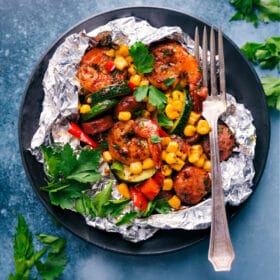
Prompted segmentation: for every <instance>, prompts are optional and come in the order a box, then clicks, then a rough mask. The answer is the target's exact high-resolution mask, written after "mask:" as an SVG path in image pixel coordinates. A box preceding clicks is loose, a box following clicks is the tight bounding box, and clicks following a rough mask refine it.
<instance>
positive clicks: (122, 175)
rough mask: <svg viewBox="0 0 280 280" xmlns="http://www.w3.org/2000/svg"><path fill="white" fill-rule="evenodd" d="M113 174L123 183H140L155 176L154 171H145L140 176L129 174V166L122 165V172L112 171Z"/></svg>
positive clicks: (153, 169) (152, 169)
mask: <svg viewBox="0 0 280 280" xmlns="http://www.w3.org/2000/svg"><path fill="white" fill-rule="evenodd" d="M112 171H113V172H114V174H115V175H116V176H117V177H118V178H119V179H120V180H121V181H123V182H127V183H140V182H142V181H145V180H147V179H149V178H151V177H152V176H154V175H155V173H156V171H157V170H156V169H155V168H151V169H145V170H143V171H142V172H141V173H140V174H137V175H136V174H131V173H130V171H129V166H127V165H123V168H122V170H112Z"/></svg>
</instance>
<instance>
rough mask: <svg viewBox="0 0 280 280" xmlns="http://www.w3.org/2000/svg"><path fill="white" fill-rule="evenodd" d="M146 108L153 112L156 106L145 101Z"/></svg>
mask: <svg viewBox="0 0 280 280" xmlns="http://www.w3.org/2000/svg"><path fill="white" fill-rule="evenodd" d="M146 108H147V110H148V111H149V112H154V111H155V110H156V109H157V107H156V106H154V105H152V104H151V103H149V102H148V103H147V105H146Z"/></svg>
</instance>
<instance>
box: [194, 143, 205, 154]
mask: <svg viewBox="0 0 280 280" xmlns="http://www.w3.org/2000/svg"><path fill="white" fill-rule="evenodd" d="M191 153H198V154H199V155H202V153H203V148H202V146H201V145H200V144H196V145H192V146H191Z"/></svg>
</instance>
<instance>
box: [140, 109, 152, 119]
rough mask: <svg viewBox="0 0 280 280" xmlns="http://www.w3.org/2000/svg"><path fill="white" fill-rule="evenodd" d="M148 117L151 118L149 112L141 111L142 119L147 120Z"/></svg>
mask: <svg viewBox="0 0 280 280" xmlns="http://www.w3.org/2000/svg"><path fill="white" fill-rule="evenodd" d="M150 116H151V113H150V112H149V111H147V110H143V112H142V117H145V118H149V117H150Z"/></svg>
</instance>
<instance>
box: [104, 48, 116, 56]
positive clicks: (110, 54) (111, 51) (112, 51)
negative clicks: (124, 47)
mask: <svg viewBox="0 0 280 280" xmlns="http://www.w3.org/2000/svg"><path fill="white" fill-rule="evenodd" d="M105 54H106V55H107V56H109V57H114V56H115V50H114V49H110V50H108V51H107V52H105Z"/></svg>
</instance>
